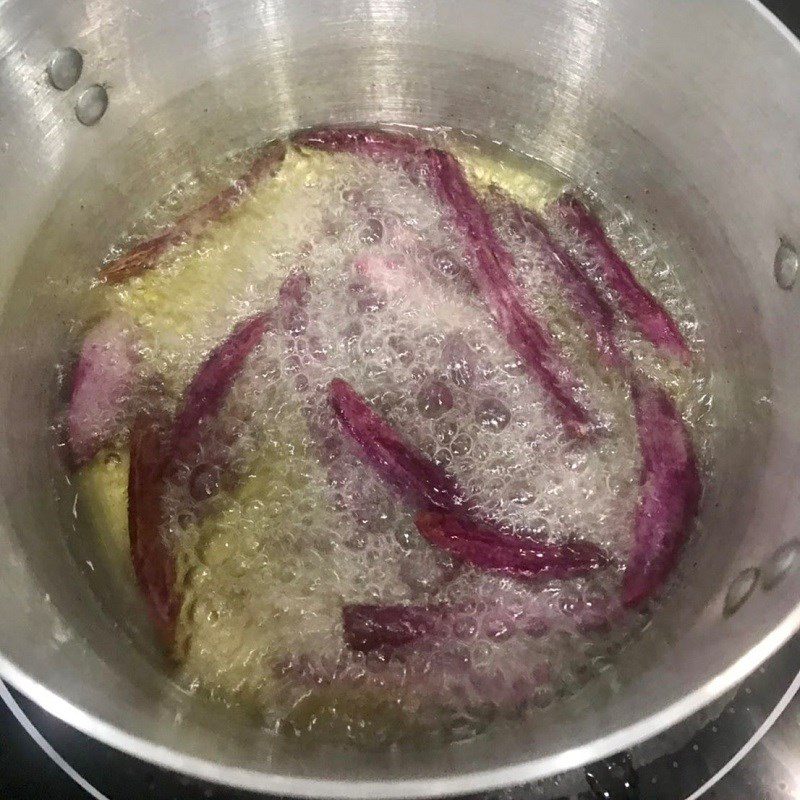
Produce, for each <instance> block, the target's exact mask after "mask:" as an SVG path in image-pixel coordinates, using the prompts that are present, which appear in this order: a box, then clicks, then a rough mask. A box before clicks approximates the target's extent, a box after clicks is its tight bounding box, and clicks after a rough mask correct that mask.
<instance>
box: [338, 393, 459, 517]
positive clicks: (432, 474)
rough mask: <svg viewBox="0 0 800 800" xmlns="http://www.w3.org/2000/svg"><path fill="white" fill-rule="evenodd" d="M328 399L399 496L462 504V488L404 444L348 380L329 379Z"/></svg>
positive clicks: (426, 504)
mask: <svg viewBox="0 0 800 800" xmlns="http://www.w3.org/2000/svg"><path fill="white" fill-rule="evenodd" d="M328 401H329V403H330V405H331V407H332V408H333V411H334V414H335V415H336V417H337V419H338V420H339V422H340V424H341V426H342V429H343V430H344V432H345V433H346V434H347V435H348V436H349V437H350V438H351V439H352V440H353V441H354V442H355V443H356V444H357V445H358V447H359V450H360V451H361V454H362V456H363V458H364V460H365V461H366V462H368V463H369V464H370V465H371V466H372V468H373V469H374V470H375V471H376V472H377V473H378V475H379V476H380V477H381V478H382V479H383V480H384V481H386V483H388V484H389V485H390V486H392V487H393V488H394V489H395V491H396V492H398V494H400V495H401V496H402V497H403V498H405V499H406V500H407V501H409V502H411V503H414V504H415V505H417V506H419V507H421V508H425V509H434V508H438V509H443V510H446V511H455V510H457V509H460V508H464V507H465V499H464V494H463V491H462V490H461V488H460V487H459V486H458V484H457V483H456V482H455V481H454V480H453V479H452V478H451V477H450V476H449V475H448V474H447V472H445V471H444V470H443V469H442V468H441V467H440V466H438V465H437V464H435V463H434V462H433V461H431V460H430V459H428V458H426V457H425V456H424V455H423V454H422V453H420V452H419V451H417V450H415V449H414V448H413V447H410V446H409V445H407V444H406V443H405V442H404V441H403V440H402V439H401V438H400V436H398V434H397V432H396V431H395V430H394V428H392V426H391V425H389V423H388V422H386V421H385V420H384V419H383V418H382V417H380V416H379V415H378V414H376V413H375V411H373V410H372V408H370V406H369V404H368V403H367V402H366V401H365V400H364V398H363V397H362V396H361V395H360V394H358V392H356V391H355V389H353V387H352V386H350V384H348V383H347V382H346V381H343V380H341V379H339V378H336V379H334V380H332V381H331V383H330V385H329V387H328Z"/></svg>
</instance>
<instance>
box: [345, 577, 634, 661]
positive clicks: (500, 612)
mask: <svg viewBox="0 0 800 800" xmlns="http://www.w3.org/2000/svg"><path fill="white" fill-rule="evenodd" d="M619 616H620V613H619V608H618V606H617V605H616V604H615V603H613V602H611V603H609V602H605V603H601V602H600V601H596V602H594V603H592V602H588V601H586V600H584V599H580V600H576V601H574V602H572V603H569V604H565V603H563V602H562V600H561V599H560V598H556V597H554V596H553V595H550V594H548V593H544V592H539V593H537V594H536V595H533V596H531V597H530V598H528V599H526V600H522V601H515V602H512V603H508V602H504V601H503V600H502V598H499V599H498V600H497V602H496V603H494V604H493V605H491V606H488V607H487V606H482V607H479V606H478V605H477V604H469V603H461V604H444V603H433V604H426V605H380V604H374V603H351V604H348V605H345V606H344V607H343V608H342V622H343V626H344V639H345V642H346V643H347V646H348V647H349V648H350V649H351V650H359V651H361V652H370V651H373V650H380V651H382V652H384V653H386V654H387V655H388V654H389V653H390V651H392V650H395V649H399V648H402V647H405V646H406V645H410V644H414V643H416V642H419V641H420V640H438V641H446V640H450V639H460V640H466V639H495V638H509V637H511V636H515V635H518V634H522V635H528V636H542V635H544V634H545V633H547V632H548V631H551V630H556V629H558V630H564V631H567V632H571V633H575V632H577V633H584V634H585V633H589V632H592V631H597V630H600V629H603V628H605V627H607V626H608V625H609V624H610V623H611V622H613V621H614V620H616V619H617V617H619Z"/></svg>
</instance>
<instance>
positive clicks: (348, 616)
mask: <svg viewBox="0 0 800 800" xmlns="http://www.w3.org/2000/svg"><path fill="white" fill-rule="evenodd" d="M449 616H450V609H449V608H448V607H447V606H442V605H429V606H410V605H406V606H403V605H388V606H381V605H371V604H349V605H345V606H344V607H343V608H342V622H343V624H344V640H345V642H346V644H347V646H348V647H349V648H350V649H351V650H360V651H361V652H363V653H367V652H369V651H370V650H378V649H383V648H395V647H402V646H403V645H407V644H411V643H412V642H415V641H416V640H417V639H422V638H426V637H428V636H431V635H433V634H434V633H437V632H441V631H443V630H444V629H446V627H447V626H448V617H449Z"/></svg>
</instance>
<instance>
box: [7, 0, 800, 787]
mask: <svg viewBox="0 0 800 800" xmlns="http://www.w3.org/2000/svg"><path fill="white" fill-rule="evenodd" d="M64 45H72V46H74V47H76V48H78V49H79V50H80V51H81V52H82V53H83V56H84V67H83V75H82V77H81V79H80V81H79V82H78V85H77V86H76V87H74V88H73V89H70V90H67V91H63V92H62V91H58V90H56V89H55V88H53V87H52V86H51V85H50V83H49V82H48V80H47V79H46V77H45V65H46V64H47V61H48V59H49V58H50V55H51V53H52V52H53V50H54V49H55V48H57V47H60V46H64ZM93 82H96V83H100V84H103V85H105V87H106V89H107V92H108V95H109V97H110V106H109V110H108V112H107V113H106V115H105V117H104V118H103V119H102V120H101V121H100V122H99V123H98V124H97V125H96V126H94V127H85V126H83V125H82V124H80V123H79V122H78V120H77V119H76V115H75V104H76V101H77V100H78V98H79V96H80V95H81V93H82V91H83V90H84V89H85V87H86V86H87V85H88V84H90V83H93ZM798 86H800V48H799V47H798V42H797V41H795V40H794V39H792V38H791V36H790V35H789V34H788V33H787V32H786V31H785V30H784V29H782V28H781V26H780V25H779V24H778V23H777V21H776V20H774V19H773V18H771V17H770V16H769V15H768V14H767V13H766V12H765V11H764V10H763V8H761V7H760V6H759V5H757V4H756V3H755V2H749V1H748V0H729V2H726V3H711V2H694V3H688V2H683V1H682V0H604V1H603V2H599V0H559V1H558V2H555V1H554V0H494V2H491V3H487V2H485V1H484V0H460V2H453V1H452V0H427V1H426V2H411V0H180V1H179V0H175V1H174V2H164V1H161V2H160V1H159V0H136V2H132V3H122V2H114V0H75V2H70V3H59V2H54V0H5V2H3V3H1V4H0V98H2V106H1V107H0V186H2V191H0V230H2V241H3V249H2V253H3V259H2V264H1V266H0V297H1V298H2V302H3V311H2V320H1V321H0V337H1V339H0V341H1V342H2V344H0V347H2V354H3V357H2V363H0V402H1V403H2V415H1V416H0V426H1V427H0V487H1V488H0V494H1V495H2V501H1V503H2V505H1V506H0V553H2V558H1V559H0V608H2V614H0V651H1V652H2V655H0V668H1V669H2V675H3V677H5V678H6V679H8V680H9V681H11V682H12V683H13V684H15V685H16V686H17V687H19V688H20V689H21V690H22V691H23V692H25V693H27V694H28V695H30V696H31V697H32V698H33V699H34V700H36V701H38V702H39V703H41V704H42V705H43V706H45V707H46V708H47V709H49V710H50V711H52V712H53V713H55V714H56V715H58V716H60V717H62V718H63V719H65V720H67V721H69V722H70V723H71V724H73V725H74V726H75V727H77V728H80V729H81V730H83V731H86V732H88V733H90V734H92V735H93V736H96V737H97V738H99V739H102V740H104V741H106V742H108V743H110V744H112V745H114V746H116V747H119V748H121V749H123V750H127V751H129V752H130V753H133V754H136V755H138V756H141V757H142V758H145V759H149V760H151V761H154V762H157V763H160V764H163V765H165V766H168V767H172V768H174V769H177V770H182V771H185V772H189V773H193V774H195V775H199V776H203V777H206V778H208V779H211V780H214V781H220V782H226V783H229V784H235V785H238V786H243V787H248V788H252V789H258V790H268V791H271V792H276V793H286V794H298V795H299V794H302V795H319V796H328V797H367V796H376V795H382V796H393V797H407V796H412V795H435V794H445V793H453V792H464V791H475V790H478V789H481V788H485V787H490V786H498V785H501V784H507V783H512V782H521V781H524V780H528V779H533V778H536V777H538V776H544V775H547V774H551V773H554V772H557V771H560V770H563V769H565V768H569V767H573V766H576V765H578V764H580V763H583V762H587V761H589V760H594V759H597V758H599V757H601V756H603V755H605V754H608V753H610V752H612V751H615V750H618V749H621V748H624V747H626V746H628V745H631V744H632V743H634V742H636V741H637V740H641V739H643V738H645V737H648V736H650V735H652V734H654V733H656V732H657V731H659V730H661V729H663V728H665V727H666V726H669V725H671V724H673V723H675V722H676V721H678V720H680V719H681V718H683V717H685V716H686V715H688V714H689V713H690V712H693V711H695V710H696V709H698V708H700V707H702V706H703V705H704V704H707V703H709V702H710V701H711V700H713V699H714V698H716V697H718V696H719V695H720V694H721V693H722V692H724V691H725V690H727V689H729V688H730V687H731V686H733V685H735V684H736V683H737V681H739V680H740V679H741V678H742V677H743V676H744V675H746V674H747V673H748V672H749V671H751V670H753V669H754V668H755V667H756V666H757V665H758V664H759V663H760V662H761V661H763V660H764V659H765V658H766V657H767V656H769V655H770V654H771V653H772V652H773V651H774V650H775V649H776V648H777V647H778V646H779V645H780V644H781V643H782V642H783V641H785V640H786V639H787V637H788V636H789V635H790V634H791V633H792V632H793V631H795V630H797V628H798V627H800V571H793V570H792V569H791V561H792V555H793V553H794V552H795V550H794V545H793V544H792V542H793V541H794V540H793V537H794V536H795V535H796V534H797V531H798V522H797V521H798V513H799V512H800V482H798V480H797V475H798V467H800V446H798V431H799V430H800V402H799V400H800V338H799V337H798V331H800V325H798V314H799V313H800V309H799V308H798V303H799V302H800V294H798V292H800V289H796V290H795V291H794V292H792V291H789V290H786V289H784V288H780V287H779V285H778V282H776V278H775V274H774V260H775V256H776V251H777V250H778V247H779V243H780V242H781V239H785V240H786V241H787V242H791V240H792V239H793V238H794V239H795V240H796V241H798V242H800V126H798V121H800V94H799V93H798ZM85 99H86V98H84V101H85ZM328 121H337V122H347V121H388V122H391V121H396V122H412V123H431V124H447V125H453V126H456V127H460V128H463V129H467V130H472V131H476V132H478V133H481V134H483V135H484V136H489V137H492V138H494V139H497V140H501V141H503V142H506V143H508V144H509V145H511V146H513V147H516V148H519V149H521V150H524V151H527V152H529V153H532V154H533V155H536V156H539V157H542V158H544V159H545V160H546V161H548V162H550V163H552V164H554V165H555V166H556V167H558V168H560V169H562V170H563V171H564V172H566V173H567V174H569V175H571V176H572V177H573V178H575V179H576V180H577V181H578V182H580V183H582V184H584V185H589V186H593V187H596V188H599V189H601V190H602V192H603V193H604V194H605V195H606V196H608V197H609V198H611V199H612V200H613V199H618V200H620V201H622V202H624V203H625V204H626V205H629V206H631V207H634V208H636V209H638V211H639V213H640V214H641V215H643V216H646V217H647V218H649V219H650V220H651V221H652V222H653V224H654V225H655V226H656V229H657V232H658V234H659V235H660V236H663V238H664V239H665V240H667V241H670V242H672V245H673V247H674V248H675V249H676V252H677V254H678V260H679V262H680V263H681V264H682V265H684V274H683V278H684V280H685V281H686V283H687V284H688V285H689V287H690V288H691V290H692V292H693V293H694V294H695V296H696V297H697V298H698V302H699V303H700V305H701V309H702V313H703V317H704V319H705V320H707V322H708V324H707V327H706V334H707V338H708V349H709V353H710V358H711V361H712V365H713V369H714V372H715V376H716V377H715V383H716V391H717V393H718V396H719V398H720V404H721V405H722V406H723V407H724V414H723V415H722V417H723V418H724V419H726V420H728V422H727V423H726V424H725V425H724V427H723V429H722V430H720V443H721V444H720V455H719V463H718V465H717V470H716V474H717V479H716V482H715V484H714V485H713V486H711V487H710V489H709V491H708V495H707V497H706V499H705V504H704V511H703V520H704V523H703V527H704V530H703V532H702V535H700V536H698V537H697V539H696V540H695V542H694V543H693V544H692V546H691V547H690V548H689V551H688V552H687V554H686V557H685V559H684V566H683V586H684V588H683V590H682V591H680V592H677V593H676V594H675V596H674V597H673V599H672V600H671V601H670V602H669V603H668V604H667V606H666V607H665V609H664V610H663V612H662V613H661V614H660V616H659V619H658V620H657V622H656V624H655V625H653V627H652V628H651V629H650V630H649V631H648V632H647V633H646V634H645V636H644V637H643V638H642V641H641V642H640V643H639V644H638V645H637V646H636V647H635V648H634V649H633V650H632V651H631V653H632V654H631V655H630V656H628V657H627V658H626V663H625V666H624V668H623V677H622V680H623V684H624V685H623V688H622V690H621V691H610V690H607V689H608V687H603V686H602V685H599V686H597V685H593V686H592V687H590V688H587V690H586V692H584V693H583V694H582V695H580V696H578V697H577V698H575V700H573V701H572V702H571V703H568V704H566V706H565V707H564V708H561V709H560V711H559V712H558V713H556V712H552V717H547V716H545V717H542V718H540V719H538V720H537V722H536V725H535V727H531V725H530V724H527V725H526V724H525V723H520V722H515V723H511V722H509V723H508V724H507V725H505V726H502V725H499V726H497V727H496V728H493V729H492V730H490V731H489V732H488V733H487V734H485V735H483V736H481V737H479V738H478V739H476V740H475V741H472V742H469V743H467V744H464V745H460V746H455V747H450V748H447V749H442V750H440V751H438V752H426V753H419V752H410V751H404V750H399V751H393V752H391V753H385V754H374V753H372V754H364V753H359V752H349V751H346V750H344V749H341V750H337V749H326V750H307V749H301V748H299V747H297V746H293V745H292V744H291V743H287V742H280V741H276V740H275V739H273V738H272V737H270V736H269V735H267V734H265V733H263V732H260V731H258V730H257V729H256V728H254V727H253V725H252V723H250V722H248V721H247V720H245V719H242V718H240V717H238V716H236V715H235V714H231V713H228V712H225V711H223V710H221V709H218V708H215V707H211V706H209V705H207V704H204V703H202V702H200V701H199V700H198V699H197V698H196V697H194V696H191V695H189V694H187V693H184V692H183V691H182V690H180V689H179V688H178V687H177V686H176V685H175V684H174V683H173V682H172V681H171V679H170V678H169V676H168V673H167V671H166V669H165V665H164V664H163V663H162V662H161V660H160V657H159V655H158V648H157V647H156V646H155V644H154V643H153V642H151V641H150V639H149V626H148V625H147V623H146V621H145V617H144V614H143V610H142V607H141V604H140V601H139V599H138V597H137V595H136V592H135V591H134V589H133V588H132V586H133V585H132V581H131V580H130V574H129V567H128V566H127V565H126V564H122V563H117V562H115V561H114V559H113V557H112V556H111V555H110V554H109V553H107V552H106V551H104V550H103V548H102V545H101V544H100V543H99V542H97V541H95V540H93V538H92V534H91V533H90V532H89V531H85V530H79V529H75V527H74V525H73V524H72V520H71V517H70V515H69V514H68V513H67V514H65V513H64V512H63V509H62V508H61V506H60V504H59V503H58V502H57V500H56V498H57V495H58V494H59V493H64V492H68V487H66V486H65V485H64V479H63V477H62V476H61V472H60V469H59V466H58V459H57V458H56V457H55V456H54V453H53V450H52V447H51V441H52V436H51V432H50V430H49V429H48V425H49V424H50V422H51V419H52V414H53V411H54V409H55V408H56V406H57V392H56V381H55V375H54V369H53V365H54V364H55V363H56V360H57V358H58V357H59V356H60V355H61V354H62V353H63V348H64V341H65V336H66V331H67V324H68V320H69V319H70V318H72V317H74V316H75V314H76V313H79V301H80V297H81V290H82V287H85V285H86V280H87V276H89V275H91V274H92V271H93V270H95V269H96V267H97V264H98V262H99V259H100V258H101V256H102V255H103V253H104V251H105V250H106V248H107V246H108V245H109V243H110V241H111V239H112V238H113V237H114V236H115V234H116V233H117V232H118V231H119V230H120V229H121V228H122V227H123V226H124V225H125V224H126V223H127V222H129V221H130V220H131V219H134V218H135V217H136V216H137V215H138V214H140V213H141V212H142V210H143V209H144V208H145V206H146V205H147V204H148V203H150V202H151V201H152V200H154V199H155V198H156V197H157V196H159V195H160V194H161V193H162V192H163V191H164V190H165V189H166V188H167V187H168V186H169V185H170V184H171V183H172V182H173V181H174V180H175V179H176V178H178V177H180V176H181V175H184V174H185V173H186V172H187V171H189V170H191V169H192V167H193V166H195V165H196V164H198V163H202V161H203V160H204V159H205V158H206V157H207V156H208V155H209V154H212V153H219V152H222V151H223V150H226V149H228V148H230V147H231V146H234V145H240V144H247V143H252V142H254V141H257V140H261V139H263V138H265V137H267V136H270V135H272V134H275V133H284V132H287V131H289V130H290V129H293V128H296V127H302V126H306V125H311V124H316V123H324V122H328ZM779 261H780V263H779V266H780V269H779V273H780V283H781V284H782V285H783V286H787V285H788V284H789V283H790V282H791V275H792V266H793V259H792V254H791V250H790V249H786V248H785V249H784V250H782V257H781V259H780V260H779ZM781 548H782V549H781ZM776 551H777V555H776ZM798 560H800V559H798ZM757 570H760V572H758V571H757ZM784 573H786V574H784ZM732 585H733V588H731V586H732ZM726 597H727V598H728V605H727V611H728V612H729V613H727V614H726V613H725V609H726V605H725V604H726ZM743 598H746V599H745V600H744V602H741V603H740V602H739V600H742V599H743ZM737 606H741V607H739V608H738V610H735V607H737ZM734 611H735V613H731V612H734ZM600 683H601V684H602V681H601V682H600Z"/></svg>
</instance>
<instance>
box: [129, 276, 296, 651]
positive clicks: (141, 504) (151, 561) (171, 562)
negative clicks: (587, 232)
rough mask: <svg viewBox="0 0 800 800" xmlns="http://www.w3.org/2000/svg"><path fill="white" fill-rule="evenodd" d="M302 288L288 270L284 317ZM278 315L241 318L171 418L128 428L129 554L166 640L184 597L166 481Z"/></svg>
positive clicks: (281, 304) (194, 448)
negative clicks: (169, 531) (169, 529)
mask: <svg viewBox="0 0 800 800" xmlns="http://www.w3.org/2000/svg"><path fill="white" fill-rule="evenodd" d="M307 289H308V278H307V276H306V275H305V273H293V274H292V275H290V276H289V277H288V278H287V279H286V281H284V283H283V285H282V287H281V290H280V292H279V298H278V316H280V318H281V320H283V321H286V320H289V319H294V318H295V316H296V314H297V313H298V312H299V311H300V309H301V306H302V305H304V304H305V302H306V300H307V296H308V291H307ZM275 316H276V314H275V312H262V313H258V314H254V315H253V316H251V317H249V318H247V319H245V320H243V321H242V322H240V323H239V324H238V325H236V327H235V328H234V329H233V332H232V333H231V334H230V335H229V336H228V337H227V339H225V341H223V342H222V343H221V344H219V345H217V347H215V348H214V350H212V351H211V353H210V355H209V356H208V358H206V360H205V361H204V362H203V364H202V365H201V366H200V369H199V370H198V371H197V373H196V374H195V376H194V378H193V380H192V381H191V383H190V384H189V386H188V388H187V389H186V392H185V393H184V396H183V400H182V402H181V404H180V406H179V408H178V411H177V413H176V415H175V418H174V419H173V421H172V424H171V425H167V424H166V423H165V422H164V421H163V420H162V419H160V418H158V417H155V416H153V415H148V414H142V415H140V416H139V417H138V418H137V420H136V421H135V423H134V425H133V428H132V430H131V467H130V473H129V477H128V529H129V535H130V546H131V559H132V561H133V567H134V571H135V573H136V577H137V580H138V582H139V585H140V587H141V589H142V592H143V593H144V595H145V597H146V598H147V600H148V604H149V607H150V612H151V616H152V617H153V620H154V621H155V623H156V626H157V628H158V630H159V633H160V634H161V636H162V638H163V639H164V641H165V642H166V643H167V644H168V645H171V643H172V641H173V638H174V633H175V622H176V619H177V615H178V611H179V610H180V605H181V598H180V595H179V593H178V590H177V588H176V586H175V578H176V568H175V556H174V553H173V552H172V550H171V548H170V547H169V544H168V543H167V541H166V539H165V531H166V519H165V514H164V510H163V496H164V488H165V482H166V481H167V480H168V479H169V478H170V476H172V475H173V473H174V471H175V468H176V466H177V465H178V464H186V463H191V462H193V461H196V460H197V458H198V456H199V454H200V453H201V452H202V451H203V446H204V437H205V435H206V431H207V423H208V422H209V421H210V420H211V419H213V418H214V417H215V416H216V415H217V414H218V413H219V410H220V409H221V407H222V405H223V403H224V402H225V399H226V397H227V396H228V394H229V392H230V390H231V387H232V386H233V384H234V382H235V381H236V379H237V377H238V376H239V374H240V373H241V371H242V368H243V366H244V364H245V361H246V360H247V358H248V356H249V355H250V354H251V353H252V352H253V350H255V348H256V347H257V346H258V344H259V343H260V342H261V340H262V339H263V337H264V335H265V334H266V333H267V331H269V330H271V329H272V328H273V327H275V326H276V322H275ZM280 325H282V322H279V323H278V326H280ZM287 332H288V331H287Z"/></svg>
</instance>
